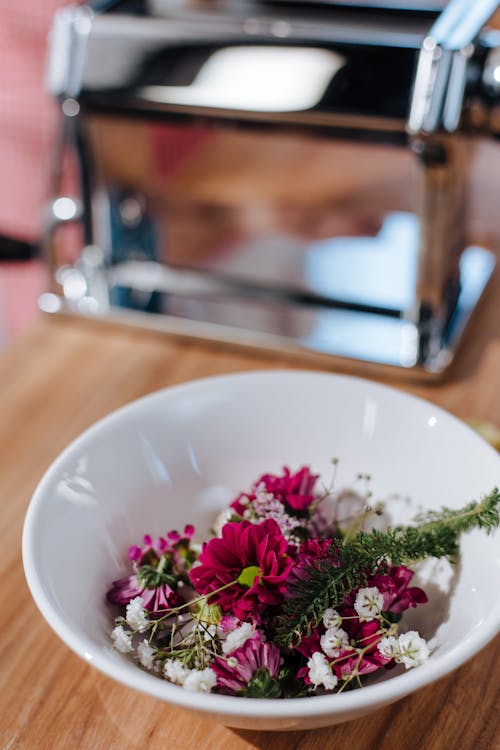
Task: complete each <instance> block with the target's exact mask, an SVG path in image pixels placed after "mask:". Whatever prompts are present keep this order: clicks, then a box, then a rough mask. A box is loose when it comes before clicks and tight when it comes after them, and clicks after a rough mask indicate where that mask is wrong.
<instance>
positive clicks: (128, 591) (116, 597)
mask: <svg viewBox="0 0 500 750" xmlns="http://www.w3.org/2000/svg"><path fill="white" fill-rule="evenodd" d="M136 596H140V597H141V599H142V603H143V605H144V608H145V609H147V610H149V611H150V612H162V611H164V610H167V609H171V608H172V607H178V606H179V604H182V603H183V599H181V597H180V596H179V595H178V594H177V593H176V592H175V591H174V590H173V589H172V588H171V587H170V586H169V585H168V584H162V585H160V586H156V587H154V588H147V587H141V585H140V584H139V581H138V580H137V576H129V577H128V578H120V579H119V580H117V581H113V583H112V585H111V588H110V589H109V591H108V593H107V594H106V598H107V600H108V602H109V603H110V604H119V605H123V604H128V603H129V602H130V601H132V599H135V597H136Z"/></svg>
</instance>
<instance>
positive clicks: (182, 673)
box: [163, 659, 190, 685]
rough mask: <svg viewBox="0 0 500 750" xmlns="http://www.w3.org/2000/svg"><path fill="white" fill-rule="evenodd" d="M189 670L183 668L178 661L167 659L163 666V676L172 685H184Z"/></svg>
mask: <svg viewBox="0 0 500 750" xmlns="http://www.w3.org/2000/svg"><path fill="white" fill-rule="evenodd" d="M189 672H190V670H189V669H188V668H187V667H185V666H184V664H183V663H182V662H181V660H180V659H167V661H166V662H165V664H164V665H163V674H164V676H165V678H166V679H167V680H168V681H169V682H173V683H174V685H184V682H185V681H186V678H187V676H188V675H189Z"/></svg>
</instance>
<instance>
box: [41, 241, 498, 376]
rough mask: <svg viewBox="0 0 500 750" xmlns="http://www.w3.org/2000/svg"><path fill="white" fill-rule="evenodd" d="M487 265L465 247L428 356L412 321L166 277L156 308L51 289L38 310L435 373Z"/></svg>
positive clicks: (450, 352) (332, 361)
mask: <svg viewBox="0 0 500 750" xmlns="http://www.w3.org/2000/svg"><path fill="white" fill-rule="evenodd" d="M493 267H494V259H493V256H492V255H491V253H489V252H488V251H485V250H483V249H482V248H469V249H467V250H466V251H465V252H464V254H463V256H462V261H461V271H462V274H463V283H462V285H461V291H460V295H459V297H458V300H457V305H456V309H455V314H454V316H453V317H452V319H451V320H450V321H449V322H448V324H447V326H446V328H445V330H444V331H443V335H442V338H441V340H440V342H439V346H437V347H435V349H434V351H433V352H432V355H431V356H427V357H424V356H421V353H419V338H420V336H419V329H418V327H417V326H416V325H414V324H412V323H409V322H408V321H405V320H402V319H399V318H387V317H386V316H384V315H376V314H372V313H362V314H359V313H355V312H352V311H349V310H315V309H307V308H301V309H297V308H296V309H291V308H286V307H283V306H281V305H280V304H279V303H277V302H276V301H269V302H268V303H267V304H263V303H262V301H259V303H258V304H255V302H253V303H252V301H250V300H244V301H242V300H241V299H235V298H231V297H226V298H224V297H220V296H217V297H216V298H215V299H213V300H211V301H210V300H207V299H206V298H205V299H204V298H203V297H201V298H200V296H199V295H198V292H199V289H193V292H194V293H193V295H192V296H190V295H189V294H188V290H187V287H184V288H180V289H179V290H177V289H176V286H175V283H173V279H172V278H170V281H169V283H168V285H166V286H165V289H164V291H163V292H162V293H161V297H160V298H161V303H162V312H161V313H160V312H158V313H153V314H152V313H145V312H141V311H137V310H130V309H118V308H116V307H112V308H111V309H110V310H109V311H106V312H103V311H102V310H99V309H98V308H96V309H85V306H83V307H82V305H81V304H79V303H78V302H75V301H70V300H68V299H61V298H58V297H56V296H55V295H43V298H42V300H41V308H42V309H43V310H44V311H45V312H47V313H56V312H57V313H61V312H62V313H66V314H78V315H82V314H83V315H85V316H87V317H90V318H92V319H94V320H95V319H100V320H105V321H106V322H112V323H119V324H124V325H132V326H136V327H139V328H147V329H155V330H158V331H165V332H167V333H169V334H173V335H177V336H181V337H186V338H192V339H196V340H200V341H207V342H210V341H212V342H218V343H219V344H220V343H224V344H228V345H230V346H237V347H250V348H258V349H259V350H261V351H268V352H269V353H272V354H283V353H285V354H290V355H292V356H294V357H299V358H305V359H307V360H308V361H311V359H313V361H317V362H318V363H321V364H323V365H327V366H335V367H342V366H344V367H350V368H352V367H359V366H360V365H363V367H364V368H367V369H368V370H370V369H372V368H374V369H375V370H377V371H380V370H381V369H382V370H383V371H385V372H387V373H390V374H392V375H393V376H397V377H401V376H408V377H416V378H429V379H437V378H440V377H442V376H443V374H444V372H445V371H446V369H447V367H448V366H449V364H450V363H451V361H452V360H453V357H454V355H455V353H456V350H457V346H458V345H459V342H460V338H461V335H462V333H463V331H464V329H465V327H466V325H467V323H468V322H469V320H470V317H471V315H472V313H473V311H474V308H475V306H476V304H477V303H478V301H479V299H480V297H481V295H482V293H483V291H484V288H485V286H486V284H487V283H488V280H489V278H490V276H491V273H492V270H493ZM167 287H168V290H167ZM178 291H180V295H179V296H177V292H178ZM49 297H50V298H49Z"/></svg>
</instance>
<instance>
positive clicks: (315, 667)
mask: <svg viewBox="0 0 500 750" xmlns="http://www.w3.org/2000/svg"><path fill="white" fill-rule="evenodd" d="M307 666H308V668H309V679H310V680H311V682H312V684H313V685H314V687H319V686H320V685H323V687H324V688H326V689H327V690H333V689H334V687H336V685H337V682H338V680H337V677H336V676H335V675H334V674H333V672H332V668H331V666H330V664H329V663H328V662H327V660H326V659H325V656H324V654H322V653H321V652H320V651H315V652H314V653H313V655H312V656H311V658H310V659H309V661H308V662H307Z"/></svg>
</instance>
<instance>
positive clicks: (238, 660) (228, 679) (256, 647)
mask: <svg viewBox="0 0 500 750" xmlns="http://www.w3.org/2000/svg"><path fill="white" fill-rule="evenodd" d="M280 661H281V655H280V650H279V648H278V647H277V646H275V645H274V644H272V643H263V642H262V641H261V640H259V639H258V638H252V639H250V640H248V641H247V642H246V643H245V644H244V645H243V646H241V648H238V649H236V651H233V652H232V653H231V654H229V658H218V659H215V660H214V661H213V662H212V665H211V666H212V669H213V671H214V672H215V674H216V675H217V687H218V688H219V689H220V691H221V692H224V693H229V694H231V695H235V694H238V693H242V692H245V691H247V690H248V686H249V685H250V683H251V682H252V680H253V679H254V678H255V676H256V675H257V673H258V672H259V670H264V669H265V670H267V672H268V674H269V677H271V678H273V679H276V678H277V677H278V675H279V672H280Z"/></svg>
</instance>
